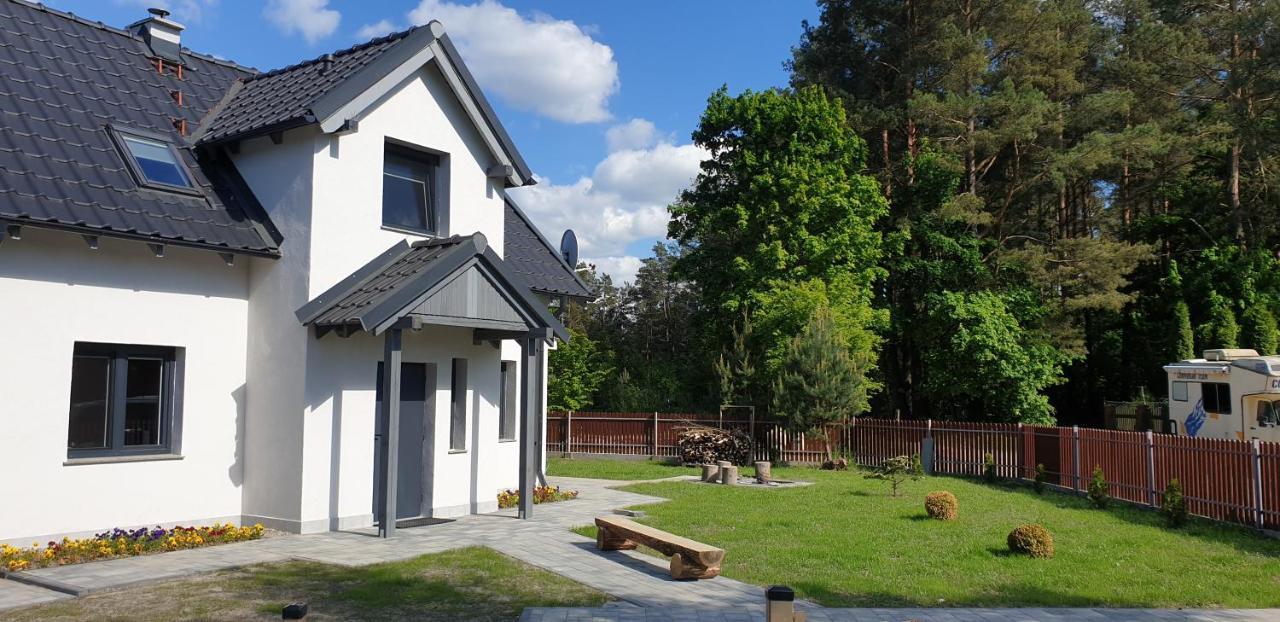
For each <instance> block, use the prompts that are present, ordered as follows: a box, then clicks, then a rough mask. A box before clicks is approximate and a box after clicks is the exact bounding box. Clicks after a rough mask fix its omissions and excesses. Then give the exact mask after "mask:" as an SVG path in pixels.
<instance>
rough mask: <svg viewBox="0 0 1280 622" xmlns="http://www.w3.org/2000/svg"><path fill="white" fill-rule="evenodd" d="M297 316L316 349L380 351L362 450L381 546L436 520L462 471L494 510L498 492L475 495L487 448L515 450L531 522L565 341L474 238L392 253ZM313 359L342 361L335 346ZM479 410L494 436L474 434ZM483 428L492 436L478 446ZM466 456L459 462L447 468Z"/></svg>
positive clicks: (524, 513) (538, 304) (524, 512)
mask: <svg viewBox="0 0 1280 622" xmlns="http://www.w3.org/2000/svg"><path fill="white" fill-rule="evenodd" d="M297 316H298V319H299V320H300V321H301V322H302V323H303V324H304V325H306V326H310V327H312V329H313V331H314V335H315V338H316V339H321V340H322V339H325V338H326V337H327V336H329V335H333V336H332V337H328V338H329V339H330V340H333V339H338V340H342V339H343V338H348V339H350V338H353V337H354V339H351V341H352V342H353V343H352V345H353V346H354V345H355V342H363V343H365V346H364V347H367V342H368V339H369V338H370V337H375V338H379V339H380V340H381V350H382V354H381V357H380V362H379V363H378V364H377V372H376V378H377V384H378V388H377V399H376V404H377V406H376V408H377V419H376V433H375V435H374V438H373V439H369V440H372V441H374V443H375V450H374V456H375V459H374V463H373V466H374V472H373V473H372V474H371V476H372V477H373V482H374V485H373V499H372V502H373V504H374V506H375V507H374V508H373V516H374V521H375V524H377V525H378V529H379V534H380V535H382V536H384V537H390V536H391V535H394V534H395V531H396V522H397V520H408V521H414V520H420V519H425V518H431V517H432V516H434V515H436V514H437V510H438V509H440V508H441V503H440V501H439V497H440V494H439V493H440V491H439V490H437V488H438V487H439V486H441V485H447V484H448V483H449V481H450V479H451V478H452V477H453V476H454V474H455V473H456V469H458V468H460V467H461V468H467V469H469V470H470V474H469V475H470V477H468V478H467V479H468V480H469V481H470V482H471V487H472V488H473V490H472V491H471V492H472V495H471V498H472V499H478V498H481V497H483V496H484V495H486V494H492V495H493V496H492V497H490V498H494V499H496V495H497V492H498V491H497V490H496V489H495V490H493V491H491V493H490V491H486V490H478V489H476V488H477V487H478V486H482V485H483V484H481V478H480V474H481V472H483V471H485V470H486V469H487V468H488V466H489V465H486V464H483V463H482V461H483V460H484V457H485V454H486V453H487V452H485V451H482V448H484V447H486V446H489V445H490V443H492V444H495V445H496V444H498V443H515V444H516V445H517V446H518V453H519V457H518V460H517V468H516V469H514V470H515V471H516V473H515V475H516V476H517V479H516V482H517V483H518V487H519V489H520V507H519V512H518V514H519V516H520V517H522V518H529V517H531V516H532V506H533V487H534V485H535V482H536V480H537V479H538V478H539V476H540V469H541V465H542V461H543V438H542V429H543V421H544V418H545V405H544V397H543V396H544V395H545V390H546V384H545V383H546V380H545V379H546V372H545V369H546V368H545V365H546V346H547V345H548V344H550V343H551V342H552V340H553V339H555V338H560V339H567V338H568V334H567V332H566V331H565V329H564V327H563V326H561V325H560V323H559V322H558V321H556V319H555V318H554V317H553V316H551V314H550V313H549V312H548V311H547V309H546V304H545V303H544V302H543V301H542V300H540V299H539V298H537V297H536V296H535V295H534V294H533V293H532V292H531V291H530V290H529V289H528V287H527V286H526V285H525V284H524V283H523V281H521V280H520V279H519V278H518V277H516V276H515V275H514V274H512V273H511V271H510V270H508V269H507V267H506V266H505V265H504V264H503V262H502V259H501V258H499V257H498V256H497V254H496V253H494V251H493V250H492V249H490V248H489V247H488V244H487V241H486V240H485V238H484V236H483V235H481V234H479V233H476V234H473V235H470V236H465V237H462V236H454V237H451V238H445V239H437V240H427V241H421V242H415V243H413V244H409V243H405V242H402V243H400V244H398V245H396V246H394V247H392V248H391V249H388V250H387V251H386V252H384V253H383V254H382V255H380V256H379V257H377V258H375V259H374V260H373V261H371V262H369V263H368V264H366V265H365V266H364V267H362V268H361V269H359V270H357V271H355V272H354V273H352V274H351V275H350V276H348V277H347V278H346V279H343V280H342V281H341V282H339V283H338V284H336V285H334V286H333V287H332V288H330V289H329V290H328V291H326V292H324V293H323V294H321V295H320V296H318V297H316V298H315V299H314V300H312V301H310V302H309V303H307V304H306V305H305V306H303V307H302V308H301V309H299V310H298V312H297ZM460 333H469V337H470V344H459V343H456V342H457V341H458V337H459V335H460ZM449 341H454V342H455V343H453V344H449V343H448V342H449ZM407 344H408V345H410V346H413V347H412V348H409V349H408V351H409V352H411V354H410V355H409V356H406V345H407ZM321 350H322V351H323V352H324V354H323V355H324V356H335V357H343V356H346V355H348V353H347V352H346V351H347V350H348V348H346V347H344V346H343V345H342V344H341V343H339V344H337V345H334V344H330V346H329V347H325V348H323V349H321ZM459 352H462V353H463V355H462V356H459V355H458V353H459ZM468 352H469V353H470V355H468V354H466V353H468ZM370 371H371V372H372V370H370ZM446 383H447V384H446ZM478 387H483V388H484V390H483V391H481V390H479V389H478ZM482 404H483V405H488V406H492V405H495V404H496V405H497V409H496V410H497V419H498V421H497V422H496V423H497V425H496V426H488V425H486V426H482V425H481V424H482V423H488V422H486V421H483V420H481V419H480V418H479V417H478V416H477V413H479V412H480V410H481V409H480V408H479V406H480V405H482ZM486 412H493V409H492V408H488V409H486ZM469 422H470V423H472V425H468V423H469ZM482 427H484V428H485V429H488V430H491V431H492V429H493V428H494V427H496V432H497V434H496V435H490V434H485V435H484V437H483V438H482V437H481V434H480V432H481V429H482ZM468 453H469V458H470V459H469V460H467V459H464V460H458V459H457V458H458V456H460V455H462V454H468ZM464 465H465V466H464ZM473 503H474V501H473Z"/></svg>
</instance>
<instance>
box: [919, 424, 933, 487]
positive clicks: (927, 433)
mask: <svg viewBox="0 0 1280 622" xmlns="http://www.w3.org/2000/svg"><path fill="white" fill-rule="evenodd" d="M920 465H921V466H922V467H924V472H925V474H926V475H933V419H925V421H924V438H923V439H921V441H920Z"/></svg>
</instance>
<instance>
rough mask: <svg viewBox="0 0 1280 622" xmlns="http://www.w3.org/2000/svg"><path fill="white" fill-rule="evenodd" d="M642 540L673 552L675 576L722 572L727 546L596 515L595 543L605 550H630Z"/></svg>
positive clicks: (696, 576) (665, 552)
mask: <svg viewBox="0 0 1280 622" xmlns="http://www.w3.org/2000/svg"><path fill="white" fill-rule="evenodd" d="M639 544H643V545H645V546H647V547H649V548H651V549H654V550H656V551H658V552H660V553H662V554H663V555H669V556H671V577H672V578H674V579H710V578H711V577H714V576H717V575H719V574H720V563H721V562H723V561H724V549H721V548H716V547H714V546H711V545H708V544H703V543H701V542H696V541H694V540H690V539H688V538H683V537H680V536H677V535H675V534H672V533H668V532H665V531H662V530H661V529H655V528H653V527H650V526H648V525H641V524H640V523H637V522H635V521H633V520H628V519H625V518H620V517H617V516H599V517H596V547H597V548H599V549H600V550H602V551H616V550H629V549H634V548H636V546H637V545H639Z"/></svg>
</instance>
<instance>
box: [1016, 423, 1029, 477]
mask: <svg viewBox="0 0 1280 622" xmlns="http://www.w3.org/2000/svg"><path fill="white" fill-rule="evenodd" d="M1025 438H1026V435H1024V434H1023V433H1022V422H1021V421H1019V422H1018V436H1017V437H1016V438H1015V439H1014V441H1013V461H1014V463H1015V464H1014V465H1013V479H1025V478H1026V473H1027V471H1026V466H1027V459H1026V457H1025V456H1023V455H1022V452H1023V449H1022V445H1023V442H1022V441H1023V439H1025Z"/></svg>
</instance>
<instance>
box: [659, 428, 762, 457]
mask: <svg viewBox="0 0 1280 622" xmlns="http://www.w3.org/2000/svg"><path fill="white" fill-rule="evenodd" d="M676 446H677V447H678V448H679V450H680V461H681V462H683V463H684V464H715V463H716V462H717V461H720V460H727V461H729V462H732V463H734V464H746V463H747V459H748V458H749V457H750V454H751V438H750V437H748V436H747V435H746V434H743V433H742V432H740V431H738V430H723V429H720V428H709V427H706V426H700V425H690V426H687V427H684V428H681V429H680V430H679V432H678V433H677V436H676Z"/></svg>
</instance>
